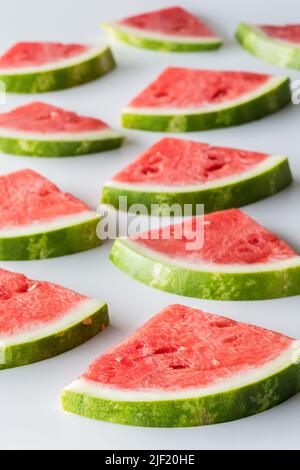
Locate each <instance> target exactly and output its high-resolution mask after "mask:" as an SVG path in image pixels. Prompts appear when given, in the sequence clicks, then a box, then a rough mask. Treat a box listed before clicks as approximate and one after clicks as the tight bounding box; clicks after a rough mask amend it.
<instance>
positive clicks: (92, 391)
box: [62, 341, 300, 402]
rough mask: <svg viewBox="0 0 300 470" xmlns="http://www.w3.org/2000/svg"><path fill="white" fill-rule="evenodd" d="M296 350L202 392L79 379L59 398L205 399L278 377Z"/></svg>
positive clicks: (295, 361) (296, 354)
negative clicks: (124, 386) (116, 386)
mask: <svg viewBox="0 0 300 470" xmlns="http://www.w3.org/2000/svg"><path fill="white" fill-rule="evenodd" d="M299 349H300V344H299V341H294V342H293V343H292V345H291V346H290V347H289V348H288V349H286V350H285V351H284V352H283V353H282V354H280V355H279V357H277V358H276V359H275V360H273V361H271V362H268V363H267V364H264V365H263V366H261V367H259V368H257V369H255V370H250V371H248V372H244V373H239V374H235V375H234V376H232V377H230V378H228V379H226V380H223V381H220V382H219V383H216V384H214V385H211V386H208V387H204V388H196V389H188V390H183V391H163V390H161V391H152V390H151V391H150V390H148V391H147V390H123V389H122V390H120V389H114V388H112V387H108V386H104V385H101V384H97V383H94V382H92V381H89V380H86V379H83V378H80V379H78V380H76V381H74V382H73V383H72V384H70V385H69V386H67V387H65V388H64V389H63V391H62V394H63V395H64V394H68V393H74V394H78V395H88V396H91V397H95V398H100V399H103V400H110V401H116V402H145V401H146V402H151V401H152V402H156V401H167V400H180V399H192V398H200V397H206V396H210V395H216V394H219V393H226V392H230V391H233V390H238V389H240V388H243V387H246V386H248V385H252V384H255V383H258V382H260V381H263V380H265V379H267V378H269V377H272V376H274V375H276V374H279V373H280V372H282V371H283V370H285V369H287V368H288V367H290V366H292V365H296V364H299V362H298V361H299Z"/></svg>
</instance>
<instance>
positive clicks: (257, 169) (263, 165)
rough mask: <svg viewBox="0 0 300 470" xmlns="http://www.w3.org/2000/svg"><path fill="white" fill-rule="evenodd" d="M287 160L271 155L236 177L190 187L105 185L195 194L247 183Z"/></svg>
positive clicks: (130, 189) (107, 186)
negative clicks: (243, 182) (195, 192)
mask: <svg viewBox="0 0 300 470" xmlns="http://www.w3.org/2000/svg"><path fill="white" fill-rule="evenodd" d="M286 160H287V158H286V157H283V156H277V155H271V156H269V157H267V158H266V159H265V160H263V161H262V162H260V163H258V164H257V165H254V166H253V167H252V168H250V169H249V170H245V171H243V172H240V173H235V174H234V175H230V176H226V177H223V178H216V179H214V180H211V181H206V182H205V183H200V182H199V183H197V184H188V185H184V184H183V185H180V186H178V185H174V186H171V185H159V184H156V183H151V184H143V183H142V184H138V183H123V182H119V181H114V180H112V181H110V182H109V183H107V184H105V187H106V188H116V189H124V190H128V191H138V192H149V193H154V192H155V193H156V192H157V193H174V192H176V193H186V192H193V191H204V190H206V189H213V188H218V187H221V186H227V185H231V184H235V183H240V182H242V181H246V180H248V179H251V178H255V177H256V176H258V175H260V174H262V173H264V172H266V171H268V170H271V169H273V168H276V167H277V166H278V165H280V164H281V163H283V162H284V161H286Z"/></svg>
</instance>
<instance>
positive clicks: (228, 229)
mask: <svg viewBox="0 0 300 470" xmlns="http://www.w3.org/2000/svg"><path fill="white" fill-rule="evenodd" d="M200 217H203V216H200ZM191 221H192V223H191V224H189V227H188V229H189V230H190V232H191V233H187V228H186V227H187V224H186V227H185V229H184V230H182V233H183V236H182V237H181V238H180V239H178V238H179V237H178V235H177V234H178V233H180V232H178V230H176V226H174V228H173V230H171V237H167V236H166V234H169V233H170V230H169V228H161V229H156V230H153V231H152V232H149V234H148V235H147V237H145V236H144V235H140V236H136V237H133V240H134V241H135V242H136V243H138V244H139V245H141V246H142V247H145V248H148V249H150V250H154V251H155V252H156V253H158V254H161V255H165V256H167V257H170V258H172V259H173V258H176V259H177V260H184V261H189V262H192V263H199V262H200V263H216V264H223V265H236V264H242V265H249V264H255V263H268V262H272V261H279V260H283V259H290V258H293V257H294V256H297V254H296V252H295V251H294V250H293V249H292V248H291V247H290V246H288V245H287V244H286V243H285V242H284V241H282V240H280V239H279V238H278V237H277V236H276V235H274V234H272V233H270V232H269V231H268V230H266V229H265V228H264V227H262V226H261V225H259V224H258V223H256V222H255V221H254V220H252V219H251V218H250V217H248V216H247V215H246V214H245V213H244V212H242V211H240V210H238V209H230V210H226V211H220V212H214V213H212V214H208V215H205V216H204V246H203V247H202V248H201V249H194V250H192V249H191V247H190V246H189V249H188V250H187V248H186V247H187V243H192V242H193V239H194V240H196V233H197V228H198V229H199V227H201V229H202V227H203V224H199V221H197V217H194V218H193V219H191Z"/></svg>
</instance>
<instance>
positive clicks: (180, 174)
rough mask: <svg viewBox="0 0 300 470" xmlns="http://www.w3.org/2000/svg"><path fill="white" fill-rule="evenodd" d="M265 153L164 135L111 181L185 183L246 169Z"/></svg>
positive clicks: (197, 182) (203, 180)
mask: <svg viewBox="0 0 300 470" xmlns="http://www.w3.org/2000/svg"><path fill="white" fill-rule="evenodd" d="M266 158H268V155H266V154H262V153H257V152H247V151H245V150H237V149H232V148H224V147H213V146H211V145H209V144H205V143H200V142H191V141H187V140H180V139H172V138H165V139H162V140H160V141H159V142H157V143H156V144H155V145H153V146H152V147H151V148H150V149H149V150H147V151H146V152H145V153H144V154H143V155H141V156H140V157H139V158H138V159H137V160H136V161H134V162H133V163H131V164H130V165H128V167H127V168H125V169H124V170H123V171H121V172H120V173H118V174H117V175H116V176H115V177H114V178H113V181H115V182H119V183H129V184H151V185H155V184H156V185H169V186H172V185H174V186H175V185H177V186H180V185H188V184H199V183H205V182H207V181H212V180H216V179H218V178H224V177H226V176H232V175H236V174H239V173H242V172H244V171H247V170H250V169H251V168H253V167H254V166H255V165H258V164H259V163H261V162H263V161H264V160H265V159H266Z"/></svg>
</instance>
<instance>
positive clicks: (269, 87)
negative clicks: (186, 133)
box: [122, 76, 289, 116]
mask: <svg viewBox="0 0 300 470" xmlns="http://www.w3.org/2000/svg"><path fill="white" fill-rule="evenodd" d="M284 83H289V78H288V77H286V76H277V77H270V78H269V79H268V80H267V82H266V83H265V84H263V85H261V86H259V87H258V88H256V90H254V91H252V92H251V93H246V94H244V95H242V96H241V97H239V98H235V99H234V100H229V101H226V102H225V103H219V104H213V105H212V104H209V105H207V106H201V107H199V108H197V107H196V106H195V107H191V108H181V109H178V108H154V107H153V108H135V107H131V106H128V107H126V108H124V109H123V111H122V115H123V116H126V115H135V114H136V115H145V116H146V115H152V116H177V115H178V116H180V115H183V116H184V115H201V114H206V113H210V112H214V111H221V110H226V109H231V108H234V107H236V106H239V105H242V104H246V103H248V102H251V101H252V100H254V99H257V98H259V97H261V96H264V95H265V94H267V93H268V92H271V91H275V90H276V88H278V87H280V86H281V85H283V84H284Z"/></svg>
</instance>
